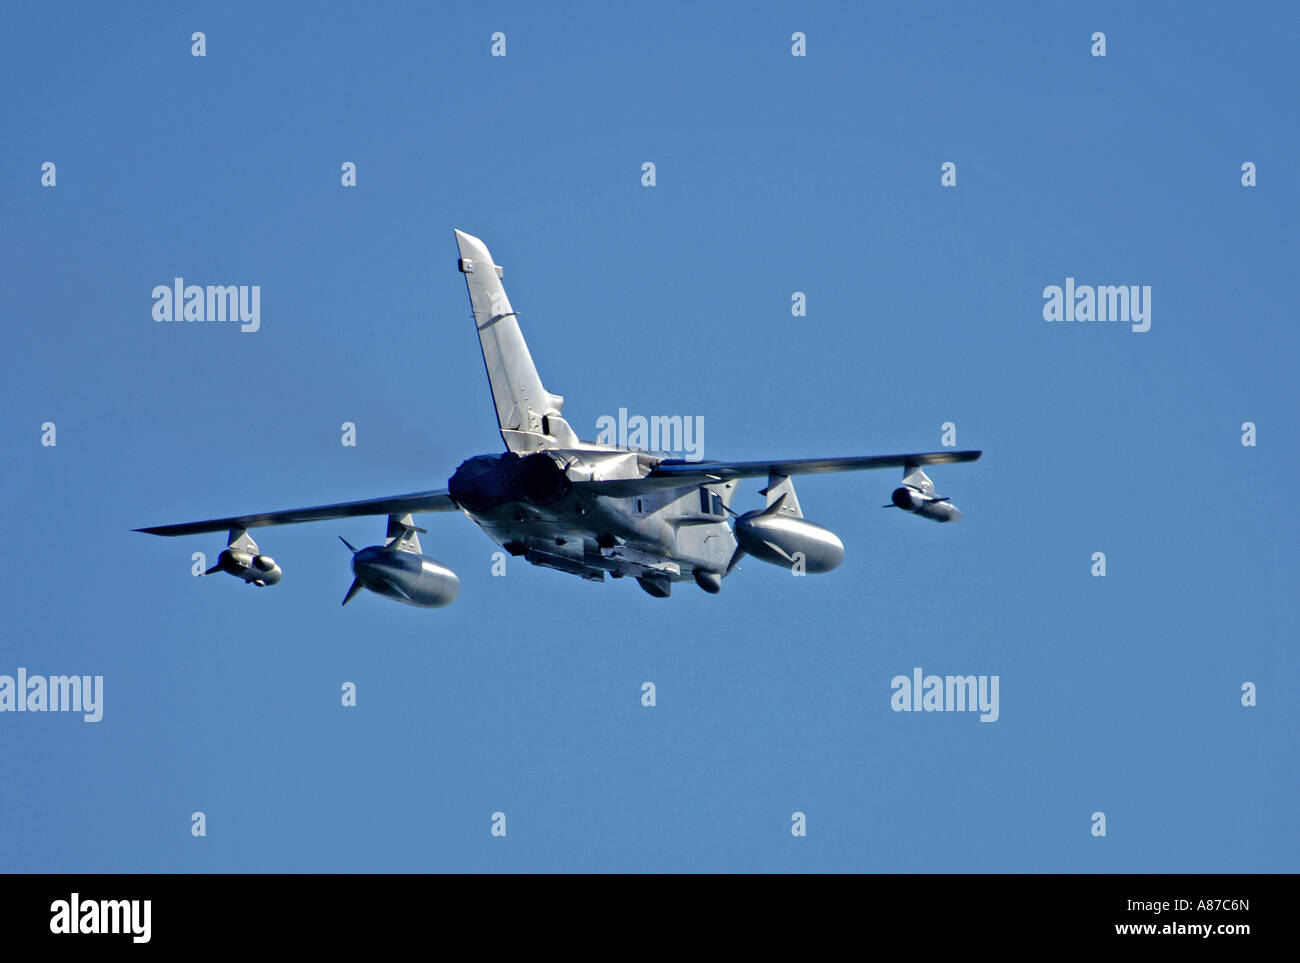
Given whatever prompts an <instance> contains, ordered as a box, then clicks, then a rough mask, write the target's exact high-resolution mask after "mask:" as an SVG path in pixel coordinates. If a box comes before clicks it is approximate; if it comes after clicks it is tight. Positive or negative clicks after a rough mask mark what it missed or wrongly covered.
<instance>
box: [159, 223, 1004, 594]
mask: <svg viewBox="0 0 1300 963" xmlns="http://www.w3.org/2000/svg"><path fill="white" fill-rule="evenodd" d="M455 233H456V244H457V247H458V248H459V253H460V258H459V260H458V262H457V267H458V268H459V270H460V272H461V274H462V275H463V276H464V278H465V283H466V287H467V290H468V292H469V298H470V305H471V307H472V308H473V312H474V322H475V327H476V328H477V330H478V336H479V346H480V348H481V349H482V354H483V363H484V366H485V368H486V371H487V375H488V384H489V387H490V389H491V392H492V399H493V403H494V405H495V408H496V414H497V422H498V425H499V427H500V430H501V437H502V440H503V441H504V442H505V445H506V451H505V452H502V453H499V454H486V455H476V456H474V457H472V458H469V459H467V460H466V461H464V462H462V463H461V464H460V466H459V467H458V468H457V469H456V471H455V472H454V473H453V474H452V476H451V478H450V479H449V480H448V483H447V488H445V489H434V490H430V491H424V492H412V493H409V494H405V495H393V496H387V497H382V498H372V499H365V500H362V501H353V502H339V503H335V504H331V505H318V506H313V507H310V508H295V509H288V510H285V511H280V512H265V513H260V514H254V515H237V516H232V517H229V518H220V519H209V520H206V521H200V522H188V523H184V524H180V525H162V526H156V527H151V528H142V529H137V531H142V532H147V533H149V534H153V535H167V536H180V535H194V534H201V533H206V532H218V531H223V530H228V531H229V538H228V545H227V547H226V549H225V551H223V552H222V553H221V556H220V558H219V559H218V564H217V565H216V566H214V567H213V568H212V569H209V572H215V571H224V572H227V573H229V574H231V575H234V576H236V577H238V578H241V579H243V580H244V581H246V582H248V583H249V584H254V585H273V584H275V583H276V582H278V581H279V580H280V577H281V570H280V567H279V566H278V565H277V564H275V562H274V560H272V559H271V558H270V557H269V556H265V555H260V554H258V549H257V545H256V544H255V543H254V542H253V540H252V539H251V538H250V537H249V536H248V533H247V529H251V528H260V527H265V526H272V525H289V524H296V523H299V522H309V521H323V520H326V519H334V518H350V517H355V516H360V515H387V516H388V530H387V536H386V539H385V543H384V544H383V545H373V546H369V547H367V548H363V549H360V550H358V549H355V548H353V547H352V546H351V545H348V549H349V550H350V551H351V552H352V572H353V581H352V585H351V587H350V588H349V589H348V592H347V595H346V596H345V597H344V600H343V604H345V605H346V604H347V603H348V602H349V601H350V600H351V599H352V598H354V597H355V596H356V595H357V593H359V592H360V591H361V589H363V588H364V589H369V590H370V591H372V592H374V593H376V594H378V595H381V596H384V597H385V598H390V599H393V600H395V601H399V602H404V603H406V604H408V605H416V606H420V607H427V608H437V607H440V606H444V605H449V604H450V603H451V602H453V601H454V600H455V599H456V597H457V596H458V594H459V592H460V580H459V579H458V578H457V576H456V574H455V573H454V572H453V571H452V570H451V569H450V568H449V567H447V566H446V565H444V564H443V563H441V562H439V561H437V560H436V559H434V558H431V557H430V556H428V555H425V554H424V553H423V550H422V549H421V546H420V540H419V535H418V533H420V532H423V531H424V530H423V529H420V528H417V527H416V526H415V524H414V522H413V521H412V514H413V513H414V514H422V513H428V512H451V511H460V512H462V513H464V514H465V515H466V516H468V517H469V518H470V519H471V520H472V521H473V522H474V523H475V524H477V525H478V526H479V527H480V528H481V529H482V530H483V531H484V533H486V534H487V536H488V537H489V538H491V539H492V540H493V541H494V542H496V543H497V544H498V545H500V546H501V547H502V548H504V549H505V550H506V551H507V552H509V553H510V554H512V555H515V556H518V557H521V558H523V559H525V560H526V561H528V562H531V563H532V564H533V565H537V566H540V567H543V568H551V569H555V570H557V571H560V572H566V573H568V574H571V575H577V576H580V577H582V578H584V579H589V580H591V581H596V582H603V581H604V580H605V578H606V577H607V576H608V577H611V578H625V577H626V578H633V579H635V580H636V581H637V583H638V584H639V585H640V586H641V587H642V588H643V589H644V590H645V591H646V592H648V593H649V594H651V595H653V596H655V597H658V598H666V597H668V596H669V595H670V594H671V592H672V586H673V583H675V582H688V581H694V582H695V583H696V584H697V585H698V586H699V587H700V588H701V589H702V590H703V591H705V592H708V593H710V594H716V593H718V592H719V591H720V590H721V588H722V580H723V579H724V578H725V577H726V576H727V575H729V574H730V573H731V572H732V571H733V570H734V569H735V568H736V565H737V563H738V562H739V561H740V559H741V558H742V557H743V556H744V555H746V554H748V555H750V556H752V557H754V558H756V559H759V560H760V561H764V562H769V563H771V564H774V565H781V566H786V567H791V568H795V567H798V566H801V567H802V571H804V572H807V573H819V572H829V571H831V570H832V569H834V568H835V567H836V566H838V565H839V564H840V562H842V561H843V559H844V545H843V543H842V542H841V541H840V539H839V538H838V536H836V535H835V533H834V532H832V531H830V530H829V529H827V528H824V527H822V526H821V525H818V524H815V523H813V522H811V521H808V520H807V519H805V518H804V517H803V510H802V508H801V506H800V504H799V497H798V495H797V493H796V492H795V489H794V478H793V476H795V475H808V474H819V473H823V472H839V471H858V470H863V469H873V468H902V469H903V470H904V478H903V483H902V486H901V487H899V488H897V489H896V490H895V491H894V493H893V496H892V504H893V505H896V506H898V507H899V508H904V509H906V510H907V511H910V512H913V513H915V514H918V515H921V516H923V517H926V518H931V519H934V520H936V521H955V520H956V519H958V518H960V517H961V513H960V512H958V511H957V509H956V508H955V507H954V506H953V505H952V504H951V503H950V502H949V501H948V499H947V498H943V497H940V496H938V495H936V494H935V493H934V486H933V484H931V483H930V479H929V478H928V477H926V475H925V472H924V471H922V470H921V468H922V466H926V465H943V464H956V463H959V462H967V461H974V460H976V459H977V458H979V456H980V454H981V453H980V452H978V451H941V452H923V453H913V454H903V455H861V456H850V457H843V458H804V459H787V460H776V461H747V462H725V461H713V460H710V461H694V462H693V461H684V460H681V459H674V458H663V457H660V456H657V455H652V454H649V453H647V452H642V451H636V450H633V449H630V448H626V447H620V446H617V445H609V444H601V443H597V442H584V441H582V440H580V439H579V438H578V436H577V434H576V432H574V430H573V429H572V428H571V427H570V426H569V424H568V422H567V421H565V420H564V416H563V409H564V399H563V398H562V397H561V396H559V395H555V394H551V393H550V392H549V391H547V390H546V388H545V387H544V386H543V384H542V381H541V378H540V377H539V375H538V373H537V369H536V367H535V366H534V365H533V359H532V356H531V355H530V354H529V351H528V346H527V344H526V343H525V342H524V337H523V333H522V331H521V329H520V327H519V319H518V314H517V313H516V312H515V311H514V309H513V308H512V307H511V305H510V301H509V299H508V298H507V297H506V293H505V288H504V286H503V283H502V282H503V278H504V276H505V271H504V269H503V268H502V267H501V266H500V265H498V264H496V263H495V262H494V261H493V260H492V255H491V254H490V253H489V252H488V249H487V247H486V246H485V245H484V244H483V242H482V241H480V240H479V239H478V238H476V237H472V236H471V235H469V234H465V233H463V232H461V231H456V232H455ZM764 476H766V478H767V487H766V488H764V489H762V491H761V492H760V494H763V495H765V496H766V497H767V505H766V507H764V508H762V509H756V510H754V511H749V512H745V513H744V514H739V513H737V512H736V511H734V510H733V509H732V507H731V503H732V501H733V499H734V498H735V495H736V488H737V485H738V483H739V479H741V478H761V477H764ZM344 544H347V543H346V542H345V543H344ZM205 574H206V573H205Z"/></svg>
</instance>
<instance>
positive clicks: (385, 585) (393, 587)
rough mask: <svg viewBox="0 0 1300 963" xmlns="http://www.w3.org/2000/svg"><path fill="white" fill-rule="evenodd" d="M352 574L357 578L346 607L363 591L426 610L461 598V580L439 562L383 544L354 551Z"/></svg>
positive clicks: (349, 592)
mask: <svg viewBox="0 0 1300 963" xmlns="http://www.w3.org/2000/svg"><path fill="white" fill-rule="evenodd" d="M344 544H345V545H346V544H347V543H346V542H344ZM351 547H352V546H351V545H348V548H351ZM352 574H353V576H355V578H354V579H353V582H352V587H351V588H350V589H348V594H347V597H346V598H344V599H343V604H344V605H347V604H348V602H350V601H352V598H353V596H355V595H356V594H357V593H358V592H359V591H361V590H362V589H363V588H367V589H370V591H372V592H374V593H375V594H376V595H382V596H384V598H389V599H393V600H394V601H397V602H405V603H406V604H407V605H415V606H419V607H420V608H425V609H437V608H442V607H443V606H444V605H450V604H451V603H452V602H454V601H456V597H457V596H458V595H460V579H459V578H458V577H457V576H456V573H455V572H453V571H452V570H451V569H449V568H448V567H447V566H445V565H443V564H442V563H441V562H439V561H438V560H437V559H434V558H430V557H429V556H427V555H417V554H415V553H414V552H404V551H398V550H395V549H391V548H386V547H385V546H382V545H372V546H370V547H369V548H363V549H361V551H359V552H354V554H353V556H352Z"/></svg>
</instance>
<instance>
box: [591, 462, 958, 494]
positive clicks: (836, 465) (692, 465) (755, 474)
mask: <svg viewBox="0 0 1300 963" xmlns="http://www.w3.org/2000/svg"><path fill="white" fill-rule="evenodd" d="M982 454H984V453H983V452H982V451H928V452H915V453H913V454H907V455H854V456H850V457H848V458H791V459H785V460H782V461H685V460H683V459H679V458H668V459H665V460H664V461H661V462H660V463H659V464H658V465H656V466H655V468H654V469H653V470H652V471H651V472H650V473H649V474H648V475H646V476H644V477H643V478H618V479H609V480H604V481H591V482H583V483H582V484H583V486H584V487H588V490H590V491H593V492H595V493H596V494H600V495H609V496H611V497H614V498H627V497H629V496H632V495H640V494H644V493H646V492H652V491H658V490H662V489H668V488H676V487H679V486H681V485H690V484H694V483H696V482H699V483H700V484H702V485H707V484H710V483H712V482H717V481H726V480H728V479H731V478H759V477H766V476H772V475H816V474H823V473H826V472H839V471H861V470H863V469H866V468H914V467H916V466H918V465H951V464H955V463H958V462H963V461H975V460H976V459H977V458H979V456H980V455H982Z"/></svg>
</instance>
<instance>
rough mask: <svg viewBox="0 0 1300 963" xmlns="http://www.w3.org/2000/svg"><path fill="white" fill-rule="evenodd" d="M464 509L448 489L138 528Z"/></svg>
mask: <svg viewBox="0 0 1300 963" xmlns="http://www.w3.org/2000/svg"><path fill="white" fill-rule="evenodd" d="M455 511H460V507H459V506H458V505H457V504H456V503H455V502H453V501H452V500H451V496H450V495H449V494H447V492H446V490H439V491H429V492H411V493H410V494H409V495H390V496H388V497H387V498H369V499H366V500H364V501H359V502H337V503H335V504H333V505H315V506H313V507H311V508H290V509H286V510H285V511H282V512H265V513H263V514H261V515H236V516H234V517H233V518H212V519H208V520H207V521H202V522H183V523H181V524H180V525H157V526H155V527H153V528H137V529H136V531H137V532H144V533H146V534H148V535H198V534H200V533H202V532H225V531H229V530H230V529H234V528H262V527H265V526H267V525H296V524H298V523H299V522H321V521H325V520H326V519H329V518H352V517H353V516H356V515H404V514H406V513H407V512H412V513H415V514H421V513H424V512H455Z"/></svg>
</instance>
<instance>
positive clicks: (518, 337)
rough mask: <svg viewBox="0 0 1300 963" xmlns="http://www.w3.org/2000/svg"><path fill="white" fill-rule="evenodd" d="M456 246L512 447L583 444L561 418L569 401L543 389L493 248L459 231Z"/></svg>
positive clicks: (500, 415)
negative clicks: (508, 296) (494, 257)
mask: <svg viewBox="0 0 1300 963" xmlns="http://www.w3.org/2000/svg"><path fill="white" fill-rule="evenodd" d="M456 244H457V245H458V246H459V248H460V271H461V273H462V274H464V275H465V284H466V286H467V287H468V288H469V300H470V304H471V305H472V307H473V309H474V323H475V325H476V326H477V327H478V338H479V344H480V346H481V347H482V348H483V363H484V364H485V365H486V366H487V375H488V384H489V385H490V386H491V388H492V400H493V401H494V402H495V403H496V409H497V424H499V425H500V426H501V437H502V438H503V439H504V440H505V443H506V447H507V448H508V449H510V450H511V451H517V452H528V451H535V450H537V449H539V448H567V447H572V446H574V445H577V444H578V437H577V435H575V434H574V432H573V429H572V428H570V427H569V424H568V422H566V421H565V420H564V419H563V418H562V417H561V416H560V412H561V411H562V410H563V408H564V399H563V398H562V397H560V396H559V395H553V394H551V393H550V392H548V391H547V390H546V389H545V388H544V387H543V386H542V379H541V378H540V377H539V376H538V374H537V368H536V367H535V366H534V365H533V358H532V355H530V354H529V353H528V345H527V344H526V343H525V342H524V335H523V332H521V331H520V330H519V319H518V315H517V314H516V313H515V311H514V309H512V308H511V307H510V300H509V298H507V297H506V289H505V286H504V285H502V283H501V279H502V277H504V275H505V272H504V271H503V270H502V269H501V268H500V267H498V266H497V265H496V264H495V263H493V261H492V255H491V254H490V253H489V252H488V249H487V245H485V244H484V243H483V242H482V241H480V240H479V239H478V238H476V237H473V236H471V235H469V234H466V233H464V232H463V231H457V232H456Z"/></svg>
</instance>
